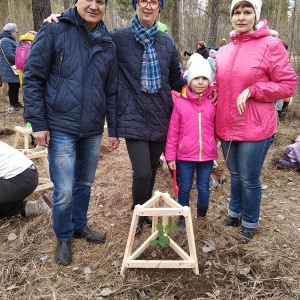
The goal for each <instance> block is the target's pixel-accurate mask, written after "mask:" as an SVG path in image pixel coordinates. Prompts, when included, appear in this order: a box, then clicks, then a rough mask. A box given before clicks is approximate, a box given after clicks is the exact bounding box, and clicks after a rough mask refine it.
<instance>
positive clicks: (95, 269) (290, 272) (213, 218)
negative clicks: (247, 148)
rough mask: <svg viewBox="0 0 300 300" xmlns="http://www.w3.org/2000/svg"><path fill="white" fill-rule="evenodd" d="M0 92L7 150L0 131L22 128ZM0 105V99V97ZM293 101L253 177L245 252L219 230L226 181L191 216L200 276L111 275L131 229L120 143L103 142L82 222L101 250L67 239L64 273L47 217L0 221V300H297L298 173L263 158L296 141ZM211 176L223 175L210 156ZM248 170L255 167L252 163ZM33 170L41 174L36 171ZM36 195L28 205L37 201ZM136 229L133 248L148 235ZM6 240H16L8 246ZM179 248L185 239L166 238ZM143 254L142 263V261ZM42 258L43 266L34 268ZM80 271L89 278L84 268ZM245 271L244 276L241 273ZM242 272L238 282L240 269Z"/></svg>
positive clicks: (165, 182)
mask: <svg viewBox="0 0 300 300" xmlns="http://www.w3.org/2000/svg"><path fill="white" fill-rule="evenodd" d="M1 92H2V91H1V90H0V130H1V132H0V138H1V140H4V141H6V142H7V143H9V144H12V140H13V137H14V135H13V134H10V133H11V132H9V131H4V130H3V129H4V127H6V128H8V129H10V130H13V128H14V126H15V125H22V124H23V120H22V112H17V113H15V114H11V115H7V114H6V113H4V110H5V106H6V105H7V102H5V101H7V100H4V96H3V94H2V97H1ZM1 99H2V100H1ZM299 128H300V113H299V104H298V103H297V101H296V99H295V104H294V107H292V109H291V110H290V111H289V114H288V117H287V119H286V121H285V122H283V123H281V124H280V126H279V130H278V133H277V134H276V138H275V141H274V143H273V145H272V147H271V149H270V151H269V153H268V157H267V159H266V161H265V165H264V168H263V172H262V182H263V184H265V185H267V186H268V188H267V189H266V190H263V199H262V206H261V221H260V228H259V231H258V234H257V237H256V238H255V239H254V240H253V241H252V242H251V243H250V244H248V245H239V244H238V243H237V241H236V239H235V237H237V235H238V231H237V229H234V228H224V227H223V226H222V225H221V221H222V220H223V219H224V217H225V216H226V212H227V205H228V200H227V199H228V196H229V183H226V184H224V185H222V186H221V187H220V188H218V189H213V190H212V192H211V204H210V208H209V213H208V217H207V220H206V221H204V222H201V221H200V220H198V219H193V225H194V232H195V240H196V247H197V255H198V262H199V269H200V275H198V276H196V275H194V273H193V272H192V270H170V269H169V270H166V269H130V270H127V272H126V273H125V276H121V275H120V267H121V266H120V265H121V263H122V257H123V253H124V251H125V246H126V241H127V235H128V230H129V226H130V222H131V214H132V213H131V211H130V204H131V167H130V162H129V159H128V155H127V152H126V147H125V143H124V141H122V142H121V144H120V147H119V149H118V150H117V151H116V152H114V153H110V152H108V151H107V148H106V147H107V138H106V136H105V138H104V141H103V146H102V151H101V155H100V159H99V166H98V169H97V175H96V181H95V183H94V185H93V193H92V197H91V203H90V209H89V225H90V226H91V227H93V228H95V229H98V230H103V231H105V232H107V235H108V238H107V242H106V243H105V244H104V245H93V244H89V243H86V242H85V241H82V240H74V241H72V243H73V244H72V248H73V251H74V257H73V263H72V265H71V266H67V267H61V266H57V265H56V264H55V263H54V261H53V250H54V248H55V244H56V239H55V236H54V233H53V230H52V223H51V218H50V217H45V216H43V215H40V216H37V217H35V218H34V217H33V218H20V217H16V218H13V219H11V220H6V221H5V220H1V221H0V229H1V230H0V238H1V240H2V242H1V244H0V299H3V300H6V299H9V300H11V299H13V300H14V299H16V300H17V299H30V300H34V299H39V300H41V299H47V300H48V299H61V300H62V299H68V300H70V299H72V300H81V299H93V300H96V299H101V292H102V291H103V289H104V288H109V289H110V290H111V291H112V293H111V294H110V295H109V296H107V297H105V298H106V299H170V300H171V299H222V300H223V299H224V300H229V299H244V300H246V299H247V300H254V299H272V300H290V299H300V286H299V274H300V263H299V259H300V258H299V256H300V247H299V245H300V243H299V241H300V238H299V235H300V221H299V214H300V206H299V203H300V188H299V173H295V172H284V171H279V170H275V169H273V168H272V167H271V166H270V161H271V159H272V157H273V156H275V155H277V156H280V155H281V154H282V151H283V150H284V148H285V147H286V145H288V144H289V143H291V139H292V138H295V137H297V136H298V135H299ZM218 162H219V168H218V169H217V171H216V175H217V176H219V175H225V176H226V177H227V181H228V173H227V171H226V168H225V165H224V162H223V158H222V156H221V155H220V158H219V161H218ZM254 163H255V162H254ZM40 171H42V170H40ZM155 189H157V190H160V191H162V192H169V193H170V195H171V196H173V194H172V179H171V176H170V174H169V173H168V171H167V170H165V169H163V168H160V169H159V171H158V175H157V180H156V184H155ZM39 196H40V194H35V195H32V196H31V197H30V198H32V199H35V198H38V197H39ZM195 199H196V191H194V190H193V191H192V195H191V208H192V214H193V216H194V215H195V206H196V200H195ZM149 232H150V229H146V230H145V232H144V233H143V234H142V236H141V237H140V238H139V239H136V240H135V246H137V245H138V244H140V242H141V241H143V240H144V239H146V237H148V235H147V234H149ZM10 233H15V234H16V235H17V239H16V240H14V241H9V240H8V235H9V234H10ZM174 238H176V239H177V242H178V243H179V244H180V245H181V246H182V247H183V248H186V246H187V241H186V239H185V236H177V235H176V236H175V237H174ZM207 239H212V240H214V241H215V243H216V245H217V250H216V251H212V252H210V253H206V254H205V253H204V252H202V247H203V246H204V242H203V241H204V240H207ZM156 252H157V255H158V256H161V257H165V259H170V258H172V257H173V253H172V252H171V249H166V250H164V251H162V250H160V249H156ZM153 255H154V254H153V250H152V249H147V252H145V253H144V254H143V257H144V258H147V257H148V258H151V257H152V256H153ZM45 256H49V258H50V259H51V260H52V261H51V262H42V260H41V258H43V257H45ZM86 267H89V268H90V269H91V271H92V273H91V274H89V275H86V274H85V273H84V269H85V268H86ZM247 268H249V269H247ZM241 270H242V271H243V270H244V271H245V270H246V271H247V270H249V272H248V274H247V275H242V274H240V271H241Z"/></svg>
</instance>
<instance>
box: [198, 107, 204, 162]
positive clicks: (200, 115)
mask: <svg viewBox="0 0 300 300" xmlns="http://www.w3.org/2000/svg"><path fill="white" fill-rule="evenodd" d="M201 123H202V114H201V112H199V113H198V127H199V128H198V129H199V161H202V146H203V143H202V126H201Z"/></svg>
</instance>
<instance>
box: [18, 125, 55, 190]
mask: <svg viewBox="0 0 300 300" xmlns="http://www.w3.org/2000/svg"><path fill="white" fill-rule="evenodd" d="M15 130H16V136H15V139H14V143H13V147H14V148H16V147H17V145H18V140H19V137H20V134H21V133H22V134H23V135H24V149H17V150H19V151H20V152H22V153H23V154H24V155H26V156H27V157H28V158H29V159H34V158H41V159H42V161H43V164H44V167H45V170H46V173H47V175H48V177H49V178H50V172H49V162H48V152H47V149H46V148H44V147H39V146H37V147H36V148H32V149H30V148H29V136H30V134H31V133H32V129H31V128H28V127H21V126H15ZM49 178H41V177H40V178H39V185H38V186H37V188H36V189H35V190H34V192H37V191H41V190H45V189H49V188H52V187H53V183H52V181H51V180H50V179H49Z"/></svg>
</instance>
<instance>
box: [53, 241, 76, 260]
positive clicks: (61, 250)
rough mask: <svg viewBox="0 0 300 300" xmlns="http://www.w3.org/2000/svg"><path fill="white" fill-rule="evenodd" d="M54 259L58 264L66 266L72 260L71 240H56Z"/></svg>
mask: <svg viewBox="0 0 300 300" xmlns="http://www.w3.org/2000/svg"><path fill="white" fill-rule="evenodd" d="M54 259H55V261H56V263H57V264H58V265H62V266H67V265H69V264H70V263H71V262H72V251H71V241H68V242H58V243H57V247H56V250H55V255H54Z"/></svg>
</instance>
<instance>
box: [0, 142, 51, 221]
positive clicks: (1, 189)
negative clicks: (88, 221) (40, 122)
mask: <svg viewBox="0 0 300 300" xmlns="http://www.w3.org/2000/svg"><path fill="white" fill-rule="evenodd" d="M38 179H39V176H38V172H37V169H36V167H35V165H34V163H33V162H32V161H31V160H30V159H29V158H27V157H26V156H25V155H24V154H23V153H21V152H20V151H18V150H16V149H15V148H13V147H11V146H9V145H7V144H6V143H3V142H1V141H0V219H3V218H10V217H13V216H16V215H22V216H30V215H37V214H39V213H41V212H46V213H48V214H50V212H51V202H50V200H49V199H48V198H47V197H46V196H45V195H43V196H42V197H41V198H40V199H39V200H36V201H29V200H25V199H26V197H27V196H29V195H30V194H31V193H33V192H34V190H35V189H36V187H37V185H38Z"/></svg>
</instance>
